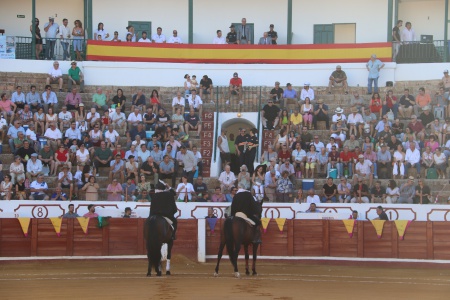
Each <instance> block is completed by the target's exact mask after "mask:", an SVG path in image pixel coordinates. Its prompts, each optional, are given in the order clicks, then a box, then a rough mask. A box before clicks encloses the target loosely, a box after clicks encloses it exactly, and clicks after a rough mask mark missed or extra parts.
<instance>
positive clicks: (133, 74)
mask: <svg viewBox="0 0 450 300" xmlns="http://www.w3.org/2000/svg"><path fill="white" fill-rule="evenodd" d="M78 65H79V67H80V68H81V69H82V71H83V72H84V73H85V83H86V85H102V86H104V85H106V86H107V85H110V86H111V85H113V86H162V87H171V86H180V87H182V86H183V83H184V79H183V77H184V75H185V74H186V73H188V74H191V75H192V74H195V75H197V78H201V76H203V75H205V74H207V75H208V76H209V77H210V78H212V80H213V83H214V85H216V86H227V85H228V83H229V80H230V78H231V77H232V75H233V73H234V72H238V73H239V77H241V78H242V80H243V84H244V86H273V85H274V82H275V81H280V82H281V84H282V86H285V85H286V83H288V82H290V83H291V84H292V85H294V86H302V85H303V83H304V82H305V81H309V82H310V83H311V85H312V87H313V88H314V86H327V85H328V77H329V76H330V74H331V72H332V71H333V70H334V69H335V67H336V64H291V65H288V64H273V65H272V64H183V63H145V62H98V61H83V62H79V64H78ZM341 65H342V68H343V70H344V71H345V72H346V73H347V77H348V81H349V85H350V86H361V87H364V86H367V70H366V68H365V63H346V64H341ZM51 67H52V62H49V61H30V60H19V59H16V60H0V72H26V73H47V72H48V70H49V69H50V68H51ZM60 67H61V68H62V70H63V73H66V72H67V70H68V69H69V67H70V62H68V61H61V62H60ZM449 68H450V64H448V63H434V64H399V65H397V64H396V63H386V66H385V67H384V69H382V70H381V73H380V79H379V85H380V87H383V86H385V84H386V81H394V82H395V81H406V80H436V79H440V78H442V76H443V75H442V71H443V70H444V69H449Z"/></svg>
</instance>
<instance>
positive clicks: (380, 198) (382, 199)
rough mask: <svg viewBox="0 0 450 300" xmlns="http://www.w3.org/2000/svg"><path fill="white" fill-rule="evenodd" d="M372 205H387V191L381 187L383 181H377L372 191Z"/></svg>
mask: <svg viewBox="0 0 450 300" xmlns="http://www.w3.org/2000/svg"><path fill="white" fill-rule="evenodd" d="M370 194H371V203H386V189H385V188H384V187H382V186H381V181H379V180H377V182H375V186H374V187H373V188H372V189H371V190H370Z"/></svg>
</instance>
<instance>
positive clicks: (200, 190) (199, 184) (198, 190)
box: [194, 176, 208, 202]
mask: <svg viewBox="0 0 450 300" xmlns="http://www.w3.org/2000/svg"><path fill="white" fill-rule="evenodd" d="M194 191H195V194H196V199H198V198H201V197H202V194H204V193H205V192H207V191H208V187H207V186H206V183H204V182H203V177H202V176H199V177H197V180H196V182H195V183H194ZM196 201H197V202H199V201H198V200H196Z"/></svg>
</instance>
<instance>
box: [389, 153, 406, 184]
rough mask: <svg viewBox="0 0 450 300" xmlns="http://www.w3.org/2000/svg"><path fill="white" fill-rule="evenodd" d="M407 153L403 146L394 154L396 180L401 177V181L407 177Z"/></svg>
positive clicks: (393, 170)
mask: <svg viewBox="0 0 450 300" xmlns="http://www.w3.org/2000/svg"><path fill="white" fill-rule="evenodd" d="M404 163H405V152H404V151H403V146H402V145H398V146H397V150H396V151H395V152H394V166H393V168H392V175H394V178H396V176H398V175H400V179H403V178H404V177H405V165H404Z"/></svg>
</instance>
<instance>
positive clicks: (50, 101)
mask: <svg viewBox="0 0 450 300" xmlns="http://www.w3.org/2000/svg"><path fill="white" fill-rule="evenodd" d="M42 100H43V102H44V110H45V111H46V112H48V111H49V109H50V108H52V109H53V110H54V111H55V112H56V111H58V98H57V97H56V93H55V92H53V91H52V86H51V85H46V86H45V92H43V93H42Z"/></svg>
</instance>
